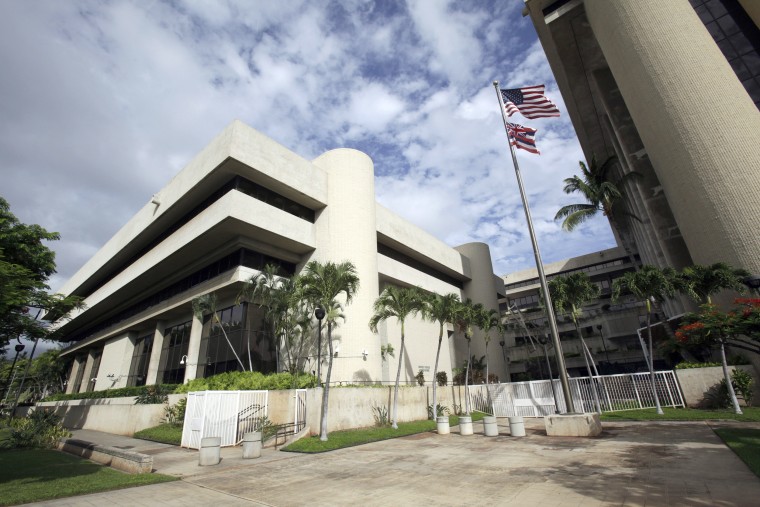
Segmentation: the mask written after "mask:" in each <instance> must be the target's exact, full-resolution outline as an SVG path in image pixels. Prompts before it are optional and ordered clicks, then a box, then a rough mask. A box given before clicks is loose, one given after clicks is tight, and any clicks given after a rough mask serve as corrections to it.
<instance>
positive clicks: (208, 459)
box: [198, 437, 222, 466]
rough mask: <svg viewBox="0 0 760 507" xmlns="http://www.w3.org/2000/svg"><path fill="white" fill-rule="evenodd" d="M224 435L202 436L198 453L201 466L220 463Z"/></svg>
mask: <svg viewBox="0 0 760 507" xmlns="http://www.w3.org/2000/svg"><path fill="white" fill-rule="evenodd" d="M221 447H222V437H206V438H201V448H200V452H199V453H198V464H199V465H200V466H207V465H218V464H219V462H220V461H221V460H222V458H221Z"/></svg>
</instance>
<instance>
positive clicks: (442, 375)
mask: <svg viewBox="0 0 760 507" xmlns="http://www.w3.org/2000/svg"><path fill="white" fill-rule="evenodd" d="M435 380H436V382H438V385H439V386H445V385H446V384H448V383H449V376H448V375H447V374H446V372H445V371H439V372H438V373H436V374H435Z"/></svg>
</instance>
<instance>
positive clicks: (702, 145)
mask: <svg viewBox="0 0 760 507" xmlns="http://www.w3.org/2000/svg"><path fill="white" fill-rule="evenodd" d="M584 5H585V8H586V14H587V17H588V20H589V23H590V24H591V28H592V30H593V32H594V35H595V36H596V38H597V40H598V42H599V46H600V48H601V49H602V52H603V54H604V57H605V59H606V60H607V63H608V64H609V67H610V70H611V71H612V74H613V76H614V77H615V81H616V82H617V84H618V87H619V88H620V92H621V94H622V96H623V99H624V100H625V103H626V105H627V106H628V110H629V111H630V113H631V117H632V118H633V121H634V123H635V125H636V128H637V130H638V132H639V135H640V136H641V140H642V141H643V143H644V146H645V147H646V150H647V153H648V154H649V157H650V159H651V160H652V165H653V167H654V169H655V172H656V173H657V176H658V178H659V180H660V182H661V183H662V186H663V190H664V192H665V195H666V197H667V199H668V203H669V204H670V207H671V209H672V211H673V215H674V217H675V219H676V222H677V223H678V227H679V228H680V230H681V233H682V234H683V237H684V240H685V242H686V245H687V247H688V249H689V253H690V254H691V257H692V259H693V260H694V262H696V263H699V264H709V263H713V262H717V261H725V262H728V263H729V264H732V265H734V266H737V267H743V268H745V269H747V270H749V271H751V272H753V273H760V255H758V254H757V252H758V251H760V235H758V234H757V224H758V223H760V206H758V195H760V112H758V110H757V108H756V107H755V105H754V103H753V102H752V101H751V99H750V98H749V95H747V92H746V90H745V89H744V87H743V86H742V84H741V83H740V82H739V80H738V79H737V78H736V75H735V74H734V72H733V71H732V69H731V67H730V66H729V64H728V62H727V61H726V59H725V58H724V57H723V55H722V53H721V52H720V50H719V49H718V47H717V45H716V44H715V42H714V41H713V39H712V37H710V35H709V33H708V32H707V30H706V29H705V27H704V25H703V24H702V23H701V22H700V20H699V18H698V17H697V15H696V13H695V12H694V9H692V8H691V6H690V5H689V3H688V2H687V1H686V0H679V1H673V2H662V1H660V0H638V1H636V2H623V1H609V0H586V1H585V2H584Z"/></svg>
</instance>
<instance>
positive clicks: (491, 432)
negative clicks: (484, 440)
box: [483, 415, 499, 437]
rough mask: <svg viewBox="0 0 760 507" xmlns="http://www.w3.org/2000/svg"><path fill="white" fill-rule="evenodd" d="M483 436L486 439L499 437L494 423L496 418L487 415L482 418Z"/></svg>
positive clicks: (497, 427) (497, 426) (497, 428)
mask: <svg viewBox="0 0 760 507" xmlns="http://www.w3.org/2000/svg"><path fill="white" fill-rule="evenodd" d="M483 434H485V436H487V437H498V436H499V425H498V424H497V423H496V417H494V416H492V415H487V416H485V417H484V418H483Z"/></svg>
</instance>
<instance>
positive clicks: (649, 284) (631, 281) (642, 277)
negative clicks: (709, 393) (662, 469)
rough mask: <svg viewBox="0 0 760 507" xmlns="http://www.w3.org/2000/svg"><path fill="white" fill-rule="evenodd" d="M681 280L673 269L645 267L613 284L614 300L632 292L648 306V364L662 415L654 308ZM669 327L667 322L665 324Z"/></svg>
mask: <svg viewBox="0 0 760 507" xmlns="http://www.w3.org/2000/svg"><path fill="white" fill-rule="evenodd" d="M681 285H682V284H681V280H680V277H679V275H678V273H676V271H675V270H674V269H672V268H665V269H659V268H656V267H654V266H643V267H642V268H641V269H640V270H639V271H636V272H628V273H624V274H623V276H621V277H620V278H618V279H616V280H615V281H613V282H612V300H613V301H617V300H618V298H619V297H620V295H621V294H622V293H624V292H630V293H631V294H633V295H634V296H635V297H636V299H638V300H639V301H643V302H644V303H645V304H646V310H647V339H648V342H649V353H648V357H647V358H646V359H647V364H648V366H649V377H650V380H651V382H652V394H653V395H654V401H655V405H656V407H657V413H658V414H660V415H662V414H663V411H662V407H661V406H660V398H659V396H658V395H657V386H656V383H655V378H654V348H653V345H652V307H653V305H658V306H659V305H661V304H662V302H663V301H665V299H666V298H671V297H673V296H674V295H675V293H676V291H677V290H678V289H679V287H680V286H681ZM663 325H664V326H667V325H668V324H667V322H663Z"/></svg>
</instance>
